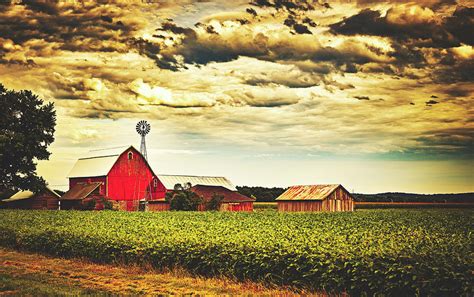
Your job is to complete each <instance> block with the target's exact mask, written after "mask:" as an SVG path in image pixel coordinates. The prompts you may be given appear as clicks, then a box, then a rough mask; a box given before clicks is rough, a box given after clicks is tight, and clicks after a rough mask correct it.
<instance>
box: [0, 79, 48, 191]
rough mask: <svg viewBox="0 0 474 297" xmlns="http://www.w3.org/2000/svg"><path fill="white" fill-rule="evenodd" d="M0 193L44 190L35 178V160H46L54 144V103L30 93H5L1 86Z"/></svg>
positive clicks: (12, 91) (10, 91)
mask: <svg viewBox="0 0 474 297" xmlns="http://www.w3.org/2000/svg"><path fill="white" fill-rule="evenodd" d="M0 106H1V109H0V192H5V191H8V190H15V191H16V190H31V191H34V192H36V191H39V190H41V189H42V188H43V187H44V186H45V181H44V179H43V178H41V177H39V176H38V175H37V174H36V165H37V161H38V160H48V159H49V155H50V154H51V153H50V152H48V150H47V148H48V146H49V145H50V144H51V143H52V142H53V141H54V131H55V129H54V127H55V125H56V112H55V110H54V105H53V103H48V104H44V101H43V100H41V99H40V98H38V96H37V95H34V94H33V93H32V92H31V91H28V90H23V91H19V92H16V91H14V90H7V89H6V88H5V87H4V86H3V85H2V84H0Z"/></svg>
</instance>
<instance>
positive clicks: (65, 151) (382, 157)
mask: <svg viewBox="0 0 474 297" xmlns="http://www.w3.org/2000/svg"><path fill="white" fill-rule="evenodd" d="M473 28H474V1H465V0H459V1H454V0H418V1H413V2H409V1H401V0H400V1H398V0H394V1H375V0H358V1H345V0H340V1H330V2H324V1H309V0H308V1H291V0H286V1H284V0H253V1H239V0H237V1H190V0H181V1H164V0H163V1H136V2H134V1H116V2H110V3H108V2H107V1H99V2H96V1H93V2H75V1H60V2H57V3H55V2H39V1H14V2H13V3H9V2H8V1H6V2H4V1H1V2H0V83H2V84H4V86H5V87H6V88H8V89H15V90H23V89H28V90H31V91H33V92H34V93H35V94H37V95H38V96H40V98H42V99H44V100H45V101H47V102H54V104H55V108H56V112H57V126H56V133H55V138H56V140H55V142H54V143H53V144H52V145H51V146H50V151H51V153H52V154H51V157H50V160H48V161H40V162H39V165H38V173H39V174H40V175H42V176H43V177H44V178H45V179H46V180H47V181H48V182H49V184H50V185H51V186H52V187H53V188H55V189H63V190H65V189H67V188H68V186H67V178H66V176H67V174H68V173H69V171H70V170H71V168H72V166H73V165H74V162H75V161H76V160H77V159H78V158H80V157H83V156H85V155H87V154H90V151H97V150H101V149H106V148H117V147H124V149H125V148H126V147H127V146H129V145H134V146H135V147H137V148H139V146H140V137H139V135H138V134H137V133H136V131H135V125H136V123H137V122H138V121H139V120H147V121H148V122H149V123H150V124H151V132H150V133H149V134H148V135H147V138H146V141H147V148H148V158H149V162H150V164H151V166H152V167H153V169H154V171H155V172H156V173H157V174H191V175H222V176H226V177H228V178H229V179H230V180H231V181H232V182H233V183H234V184H236V185H249V186H290V185H299V184H325V183H331V184H332V183H338V184H343V185H344V186H345V187H346V188H347V189H348V190H350V191H354V192H358V193H378V192H389V191H391V192H415V193H452V192H468V191H474V169H473V168H474V116H473V115H474V103H473V99H474V83H473V81H474V62H473V61H474V48H473V46H474V34H472V29H473Z"/></svg>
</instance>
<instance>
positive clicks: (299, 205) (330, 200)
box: [276, 185, 354, 211]
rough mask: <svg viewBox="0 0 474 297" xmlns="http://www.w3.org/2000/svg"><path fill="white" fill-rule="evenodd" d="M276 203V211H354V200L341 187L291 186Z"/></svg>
mask: <svg viewBox="0 0 474 297" xmlns="http://www.w3.org/2000/svg"><path fill="white" fill-rule="evenodd" d="M276 202H277V204H278V211H353V210H354V198H353V197H352V195H351V194H350V193H349V192H348V191H347V190H346V189H345V188H344V187H343V186H342V185H311V186H293V187H290V188H288V190H286V191H285V192H284V193H283V194H281V195H280V196H279V197H278V198H277V199H276Z"/></svg>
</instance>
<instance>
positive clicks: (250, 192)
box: [236, 186, 474, 203]
mask: <svg viewBox="0 0 474 297" xmlns="http://www.w3.org/2000/svg"><path fill="white" fill-rule="evenodd" d="M236 188H237V191H238V192H239V193H240V194H242V195H245V196H247V197H254V198H255V199H256V202H274V201H275V199H276V198H278V196H280V195H281V194H282V193H283V192H285V191H286V189H287V188H279V187H272V188H266V187H248V186H237V187H236ZM352 196H353V197H354V200H355V201H357V202H472V203H474V193H459V194H414V193H397V192H393V193H379V194H360V193H356V194H352Z"/></svg>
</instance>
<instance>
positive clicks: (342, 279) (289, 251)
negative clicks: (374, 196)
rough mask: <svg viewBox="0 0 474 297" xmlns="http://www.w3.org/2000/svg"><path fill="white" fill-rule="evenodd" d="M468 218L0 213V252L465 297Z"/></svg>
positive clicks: (434, 212) (466, 213)
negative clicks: (17, 251) (10, 250)
mask: <svg viewBox="0 0 474 297" xmlns="http://www.w3.org/2000/svg"><path fill="white" fill-rule="evenodd" d="M473 214H474V211H473V210H472V209H464V210H462V209H459V210H455V209H428V210H408V209H407V210H405V209H403V210H402V209H391V210H360V211H356V212H353V213H278V212H275V211H261V212H256V213H221V212H163V213H140V212H135V213H127V212H109V211H103V212H76V211H11V210H2V211H0V225H1V226H2V228H0V244H1V245H3V246H6V247H13V248H17V249H24V250H29V251H37V252H43V253H48V254H51V255H59V256H64V257H81V258H88V259H91V260H94V261H98V262H106V263H115V262H118V263H133V264H138V265H140V264H141V265H152V266H154V267H156V268H173V267H181V268H185V269H187V270H189V271H191V272H193V273H196V274H199V275H204V276H227V277H231V278H235V279H238V280H251V281H255V282H264V283H269V284H276V285H289V286H293V287H295V288H304V289H310V290H314V291H319V292H331V293H343V292H347V293H349V294H351V295H360V294H364V293H366V294H377V293H383V294H384V295H401V294H407V295H414V294H420V295H444V296H447V295H450V296H453V295H466V296H469V295H470V296H472V295H473V293H474V292H473V289H472V288H473V286H472V275H473V274H472V273H473V271H474V263H473V259H474V255H473V251H472V244H473V240H472V239H473V234H472V225H473V223H474V219H473V218H474V216H473Z"/></svg>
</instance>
